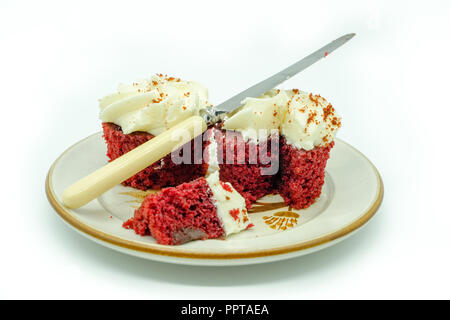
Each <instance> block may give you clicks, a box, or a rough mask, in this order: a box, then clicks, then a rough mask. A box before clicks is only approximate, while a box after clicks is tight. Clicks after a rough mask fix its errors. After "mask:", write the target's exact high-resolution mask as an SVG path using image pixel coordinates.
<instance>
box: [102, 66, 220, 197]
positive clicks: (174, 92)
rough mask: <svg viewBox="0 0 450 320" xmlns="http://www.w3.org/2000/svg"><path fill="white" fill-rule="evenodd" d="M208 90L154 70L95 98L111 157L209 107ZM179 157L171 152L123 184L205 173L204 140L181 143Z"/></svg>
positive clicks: (155, 183) (172, 181)
mask: <svg viewBox="0 0 450 320" xmlns="http://www.w3.org/2000/svg"><path fill="white" fill-rule="evenodd" d="M207 99H208V90H207V89H206V88H205V87H204V86H202V85H201V84H199V83H197V82H193V81H184V80H181V79H178V78H174V77H168V76H163V75H162V74H157V75H154V76H152V77H151V78H150V79H144V80H140V81H137V82H133V83H132V84H129V85H127V84H121V85H119V87H118V89H117V92H115V93H113V94H110V95H108V96H105V97H103V98H102V99H100V100H99V107H100V119H101V120H102V123H103V136H104V139H105V141H106V144H107V146H108V152H107V155H108V157H109V159H110V160H114V159H116V158H117V157H120V156H121V155H123V154H124V153H127V152H128V151H130V150H132V149H134V148H136V147H137V146H139V145H140V144H142V143H144V142H146V141H148V140H150V139H152V138H153V137H155V136H157V135H158V134H160V133H162V132H164V131H166V130H167V129H168V128H171V127H172V126H174V125H175V124H177V123H179V122H181V121H183V120H185V119H187V118H189V117H191V116H193V115H198V114H199V112H200V110H202V109H204V108H209V107H210V106H211V105H210V104H209V102H208V100H207ZM180 150H182V151H181V152H186V153H189V154H183V155H182V158H183V159H189V160H190V163H191V164H187V163H186V162H188V161H185V162H184V163H181V164H178V163H177V164H175V163H174V161H172V157H171V155H168V156H166V157H165V158H163V159H161V160H160V161H158V162H156V163H155V164H153V165H151V166H149V167H147V168H146V169H144V170H142V171H141V172H139V173H137V174H136V175H134V176H132V177H131V178H129V179H128V180H126V181H124V182H123V184H124V185H126V186H131V187H133V188H137V189H141V190H147V189H150V188H152V189H159V188H161V187H166V186H176V185H178V184H180V183H183V182H187V181H191V180H194V179H196V178H199V177H201V176H203V175H204V174H205V170H206V167H205V165H204V164H202V141H201V137H200V141H199V143H198V144H194V143H191V147H190V148H184V147H182V148H180Z"/></svg>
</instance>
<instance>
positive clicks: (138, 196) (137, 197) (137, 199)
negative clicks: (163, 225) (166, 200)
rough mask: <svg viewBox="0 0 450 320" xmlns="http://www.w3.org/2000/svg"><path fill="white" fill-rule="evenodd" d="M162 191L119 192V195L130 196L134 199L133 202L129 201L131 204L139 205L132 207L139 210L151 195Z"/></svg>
mask: <svg viewBox="0 0 450 320" xmlns="http://www.w3.org/2000/svg"><path fill="white" fill-rule="evenodd" d="M159 191H160V190H147V191H141V190H136V191H127V192H119V194H123V195H125V196H130V197H132V198H134V199H133V200H128V201H127V202H129V203H137V204H138V205H131V207H133V208H134V209H137V208H139V207H140V205H141V203H142V201H144V199H145V197H147V196H148V195H149V194H154V193H158V192H159Z"/></svg>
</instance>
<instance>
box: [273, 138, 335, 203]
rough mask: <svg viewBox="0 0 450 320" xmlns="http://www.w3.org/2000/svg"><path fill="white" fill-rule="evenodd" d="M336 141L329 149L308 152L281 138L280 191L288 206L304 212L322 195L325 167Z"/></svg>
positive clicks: (320, 148) (321, 148) (322, 148)
mask: <svg viewBox="0 0 450 320" xmlns="http://www.w3.org/2000/svg"><path fill="white" fill-rule="evenodd" d="M333 145H334V142H332V143H330V144H329V145H328V146H326V147H316V148H314V149H312V150H309V151H306V150H303V149H296V148H294V147H292V146H291V145H288V144H287V143H286V141H285V139H284V138H281V145H280V160H281V168H280V169H281V170H280V179H279V186H278V191H279V193H280V194H281V196H282V197H283V199H284V201H285V202H286V204H287V205H290V206H291V207H293V208H294V209H304V208H307V207H309V206H310V205H311V204H313V203H314V201H315V199H316V198H318V197H319V196H320V194H321V192H322V186H323V184H324V179H325V166H326V164H327V160H328V158H329V157H330V150H331V148H332V147H333Z"/></svg>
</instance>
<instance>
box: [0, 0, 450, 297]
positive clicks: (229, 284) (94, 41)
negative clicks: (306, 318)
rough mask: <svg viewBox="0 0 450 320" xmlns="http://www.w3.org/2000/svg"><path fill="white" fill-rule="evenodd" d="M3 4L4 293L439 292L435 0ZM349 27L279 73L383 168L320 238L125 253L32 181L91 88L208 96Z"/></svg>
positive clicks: (440, 174)
mask: <svg viewBox="0 0 450 320" xmlns="http://www.w3.org/2000/svg"><path fill="white" fill-rule="evenodd" d="M421 3H423V4H419V1H417V2H415V1H404V2H394V1H384V2H382V1H369V2H363V1H305V2H303V3H300V1H291V2H289V1H255V2H253V1H252V2H250V1H243V0H241V1H220V2H219V1H203V2H201V1H178V2H174V1H155V2H151V1H142V2H134V1H121V2H112V1H105V2H94V1H88V2H82V1H76V2H73V3H68V2H64V3H63V2H61V1H58V2H46V1H40V2H16V1H14V2H13V1H0V49H1V50H0V93H1V95H0V108H1V109H0V110H1V117H0V122H1V127H2V131H3V139H2V150H3V151H2V153H1V157H0V163H1V166H0V167H1V172H2V177H3V181H2V186H1V187H0V188H1V197H2V201H1V209H0V214H1V226H0V246H1V251H0V298H44V299H45V298H88V299H89V298H106V299H109V298H124V299H128V298H137V299H141V298H146V299H156V298H160V299H163V298H169V299H170V298H174V299H180V298H196V299H197V298H198V299H200V298H203V299H207V298H218V299H219V298H223V299H241V298H242V299H295V298H306V299H315V298H343V299H346V298H362V299H365V298H450V294H449V289H448V287H449V286H450V276H449V275H450V271H449V270H450V257H449V251H450V250H449V249H450V241H449V234H450V223H449V222H450V210H449V204H448V202H449V199H450V193H449V191H450V190H449V178H450V177H449V172H448V171H449V170H448V164H447V163H448V156H449V152H448V148H449V143H448V141H449V138H450V137H449V124H450V111H449V110H450V103H449V98H448V96H449V91H450V89H449V83H450V80H449V79H450V74H449V71H450V70H449V57H450V4H449V2H448V1H426V2H425V1H422V2H421ZM349 32H356V33H357V36H356V37H355V38H354V39H353V40H351V41H350V42H349V43H348V44H346V45H345V46H344V47H342V48H341V49H339V50H338V51H336V52H335V53H333V54H331V55H330V56H328V57H327V58H326V59H325V60H324V61H321V62H320V63H317V64H316V65H314V66H312V67H311V68H309V69H308V70H306V71H304V72H303V73H301V74H300V75H298V76H296V77H295V78H293V79H291V80H289V81H288V82H286V83H285V84H284V85H283V87H284V88H292V87H295V88H300V89H302V90H305V91H311V92H313V93H319V94H321V95H322V96H324V97H325V98H327V99H328V100H329V101H330V102H332V103H333V105H334V106H335V108H336V109H337V110H338V112H339V113H340V114H341V115H342V116H343V127H342V129H341V130H340V132H339V134H338V135H339V137H340V138H341V139H343V140H345V141H347V142H350V143H351V144H352V145H354V146H355V147H356V148H358V149H359V150H360V151H362V152H363V153H364V154H365V155H366V156H367V157H368V158H369V159H371V160H372V161H373V163H374V164H375V165H376V166H377V168H378V169H379V171H380V173H381V175H382V177H383V179H384V183H385V198H384V202H383V203H382V206H381V208H380V210H379V211H378V213H377V214H376V215H375V217H374V218H373V220H371V221H370V223H369V224H368V225H367V226H366V227H365V228H363V230H361V232H359V233H357V234H356V235H354V236H353V237H351V238H349V239H347V240H346V241H344V242H341V243H340V244H338V245H336V246H334V247H331V248H328V249H326V250H323V251H320V252H317V253H314V254H311V255H308V256H304V257H300V258H296V259H292V260H288V261H282V262H276V263H270V264H266V265H255V266H245V267H230V268H222V267H220V268H219V267H214V268H212V267H187V266H176V265H168V264H163V263H157V262H151V261H146V260H141V259H138V258H134V257H130V256H127V255H124V254H121V253H117V252H115V251H112V250H109V249H106V248H104V247H102V246H99V245H97V244H95V243H93V242H90V241H89V240H87V239H85V238H83V237H82V236H80V235H79V234H78V233H76V232H74V231H72V230H71V229H70V228H69V227H68V226H66V225H65V224H64V222H63V221H62V220H61V219H60V218H59V217H58V216H57V215H56V214H55V212H54V211H53V210H52V208H51V207H50V205H49V204H48V202H47V200H46V197H45V192H44V181H45V176H46V173H47V170H48V168H49V167H50V165H51V164H52V162H53V161H54V160H55V159H56V157H58V155H59V154H60V153H61V152H63V151H64V150H65V149H66V148H67V147H69V146H70V145H72V144H73V143H75V142H77V141H78V140H80V139H82V138H84V137H86V136H88V135H90V134H92V133H94V132H97V131H99V130H100V121H99V120H98V106H97V99H98V98H99V97H102V96H103V95H105V94H107V93H110V92H112V91H114V90H115V89H116V86H117V84H118V83H119V82H131V81H133V80H136V79H139V78H143V77H148V76H150V75H151V74H153V73H159V72H161V73H165V74H169V75H173V76H177V77H182V78H184V79H189V80H197V81H199V82H202V83H204V84H205V85H206V86H207V87H208V88H209V90H210V97H211V101H212V102H214V103H219V102H221V101H222V100H224V99H225V98H227V97H229V96H231V95H233V94H235V93H237V92H239V91H240V90H242V89H244V88H246V87H248V86H250V85H252V84H254V83H255V82H257V81H259V80H261V79H263V78H265V77H267V76H269V75H271V74H272V73H275V72H276V71H278V70H280V69H281V68H284V67H286V66H288V65H289V64H291V63H293V62H295V61H296V60H298V59H299V58H301V57H303V56H305V55H307V54H309V53H310V52H312V51H314V50H315V49H317V48H318V47H320V46H322V45H323V44H325V43H327V42H329V41H331V40H333V39H334V38H337V37H338V36H341V35H343V34H346V33H349Z"/></svg>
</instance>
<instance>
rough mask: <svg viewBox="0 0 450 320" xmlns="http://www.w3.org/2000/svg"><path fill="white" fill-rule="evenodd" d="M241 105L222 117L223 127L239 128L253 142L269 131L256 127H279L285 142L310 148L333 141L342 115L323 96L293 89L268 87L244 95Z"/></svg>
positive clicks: (297, 146) (229, 128) (306, 148)
mask: <svg viewBox="0 0 450 320" xmlns="http://www.w3.org/2000/svg"><path fill="white" fill-rule="evenodd" d="M242 104H243V106H242V108H241V109H240V110H238V111H237V112H236V113H235V114H234V115H232V116H231V117H229V118H227V119H225V121H224V125H223V128H224V129H228V130H237V131H240V132H242V135H243V136H244V138H245V139H252V140H255V142H258V141H260V140H261V139H265V138H267V136H268V135H269V134H270V130H265V131H262V132H256V131H257V130H259V129H278V130H280V133H281V135H283V136H284V137H285V138H286V142H287V143H288V144H290V145H293V146H294V147H296V148H299V149H305V150H311V149H313V148H314V147H316V146H325V145H327V144H329V143H330V142H332V141H333V140H334V138H335V136H336V132H337V130H338V129H339V127H340V126H341V118H340V117H339V116H337V115H336V112H335V110H334V108H333V107H332V106H331V104H329V103H328V102H327V101H326V100H325V99H324V98H322V97H321V96H320V95H313V94H311V93H306V92H302V91H300V90H296V89H294V90H281V91H280V90H275V89H274V90H270V91H268V92H266V93H265V94H264V95H262V96H260V97H259V98H246V99H245V100H244V101H242ZM255 132H256V133H257V134H255ZM264 134H265V135H264Z"/></svg>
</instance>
